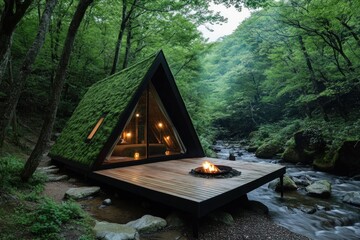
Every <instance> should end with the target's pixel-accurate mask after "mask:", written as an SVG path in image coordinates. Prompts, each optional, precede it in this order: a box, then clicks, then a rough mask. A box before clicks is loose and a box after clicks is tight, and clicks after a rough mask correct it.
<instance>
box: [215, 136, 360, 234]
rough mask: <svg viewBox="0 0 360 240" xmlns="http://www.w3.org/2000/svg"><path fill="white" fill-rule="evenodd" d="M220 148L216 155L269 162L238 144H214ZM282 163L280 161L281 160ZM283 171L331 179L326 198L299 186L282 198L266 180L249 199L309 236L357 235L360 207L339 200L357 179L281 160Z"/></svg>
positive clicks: (355, 185)
mask: <svg viewBox="0 0 360 240" xmlns="http://www.w3.org/2000/svg"><path fill="white" fill-rule="evenodd" d="M216 147H217V149H218V150H220V149H221V150H220V151H219V152H218V153H217V155H218V158H222V159H227V158H228V157H229V154H230V153H233V154H234V155H235V156H236V160H242V161H248V162H273V163H279V160H265V159H259V158H257V157H255V155H254V154H252V153H249V152H247V151H245V150H243V149H241V146H240V145H238V144H224V143H223V142H220V141H219V142H218V143H217V145H216ZM281 164H283V163H281ZM285 165H286V167H287V169H286V172H287V174H289V175H290V176H292V177H299V176H306V177H307V179H310V180H311V181H315V180H320V179H326V180H328V181H329V182H331V183H332V192H331V194H332V196H331V198H329V199H318V198H314V197H309V196H307V195H306V192H305V190H304V189H303V188H300V189H298V190H297V191H293V192H286V193H285V197H284V199H281V198H280V197H279V194H278V193H276V192H274V191H273V190H271V189H268V187H267V184H266V185H264V186H262V187H260V188H258V189H256V190H254V191H252V192H250V193H249V194H248V197H249V199H251V200H256V201H260V202H262V203H264V204H265V205H266V206H267V207H268V208H269V212H270V216H271V217H272V219H273V220H274V221H275V222H277V223H278V224H279V225H281V226H284V227H286V228H287V229H289V230H291V231H293V232H295V233H299V234H302V235H304V236H307V237H309V238H312V239H324V240H325V239H326V240H328V239H336V240H339V239H344V240H345V239H347V240H348V239H360V208H359V207H355V206H351V205H349V204H346V203H343V202H342V197H343V196H344V194H345V193H346V192H348V191H360V181H354V180H351V179H349V178H347V177H341V176H334V175H331V174H327V173H323V172H318V171H314V170H312V168H311V167H310V166H297V165H294V164H285Z"/></svg>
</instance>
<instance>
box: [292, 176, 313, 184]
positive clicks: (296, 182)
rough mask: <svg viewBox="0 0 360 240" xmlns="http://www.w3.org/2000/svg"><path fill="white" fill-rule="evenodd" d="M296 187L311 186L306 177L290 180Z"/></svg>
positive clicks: (309, 180)
mask: <svg viewBox="0 0 360 240" xmlns="http://www.w3.org/2000/svg"><path fill="white" fill-rule="evenodd" d="M291 179H292V180H293V181H294V182H295V184H296V185H297V186H299V185H300V186H309V185H310V184H311V179H310V178H308V177H307V176H298V177H292V178H291Z"/></svg>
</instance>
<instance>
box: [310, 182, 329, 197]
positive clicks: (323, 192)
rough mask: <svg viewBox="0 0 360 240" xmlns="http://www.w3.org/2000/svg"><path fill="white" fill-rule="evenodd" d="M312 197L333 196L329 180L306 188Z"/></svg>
mask: <svg viewBox="0 0 360 240" xmlns="http://www.w3.org/2000/svg"><path fill="white" fill-rule="evenodd" d="M306 191H307V193H308V194H309V195H310V196H314V197H321V198H328V197H330V195H331V184H330V183H329V182H328V181H327V180H319V181H316V182H314V183H313V184H310V185H309V186H307V187H306Z"/></svg>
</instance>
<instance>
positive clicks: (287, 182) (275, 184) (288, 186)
mask: <svg viewBox="0 0 360 240" xmlns="http://www.w3.org/2000/svg"><path fill="white" fill-rule="evenodd" d="M268 188H270V189H273V190H275V191H277V192H280V191H281V185H280V179H279V178H278V179H276V180H274V181H272V182H270V183H269V185H268ZM297 188H298V187H297V185H296V183H295V182H294V181H293V180H292V179H291V178H290V177H289V176H288V175H284V191H294V190H297Z"/></svg>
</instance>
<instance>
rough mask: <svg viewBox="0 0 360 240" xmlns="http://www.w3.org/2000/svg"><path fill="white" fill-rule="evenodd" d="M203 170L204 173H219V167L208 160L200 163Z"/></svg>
mask: <svg viewBox="0 0 360 240" xmlns="http://www.w3.org/2000/svg"><path fill="white" fill-rule="evenodd" d="M202 167H203V170H204V172H206V173H219V172H220V169H219V168H218V167H216V166H215V165H214V164H212V163H211V162H209V161H205V162H203V164H202Z"/></svg>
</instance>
